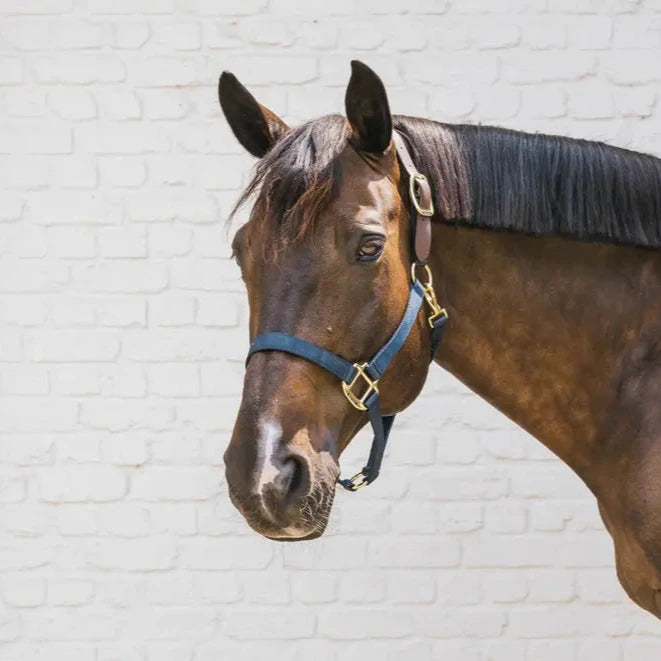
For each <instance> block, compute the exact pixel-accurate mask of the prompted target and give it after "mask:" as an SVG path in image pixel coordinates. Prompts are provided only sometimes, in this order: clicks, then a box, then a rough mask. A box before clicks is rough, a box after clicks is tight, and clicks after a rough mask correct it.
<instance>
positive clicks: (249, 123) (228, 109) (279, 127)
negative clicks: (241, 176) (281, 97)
mask: <svg viewBox="0 0 661 661" xmlns="http://www.w3.org/2000/svg"><path fill="white" fill-rule="evenodd" d="M218 99H219V100H220V107H221V108H222V109H223V113H225V117H226V118H227V121H228V122H229V125H230V127H231V129H232V132H233V133H234V135H235V136H236V139H237V140H238V141H239V142H240V143H241V144H242V145H243V146H244V147H245V148H246V149H247V150H248V151H249V152H250V153H251V154H252V155H253V156H257V158H261V157H262V156H264V155H265V154H266V152H268V151H269V149H271V147H272V146H273V145H274V144H275V143H276V142H277V140H278V138H280V136H282V135H283V134H284V133H285V132H287V131H288V130H289V127H288V126H287V124H285V123H284V122H283V121H282V120H281V119H280V118H279V117H278V116H277V115H276V114H275V113H273V112H271V111H270V110H269V109H268V108H265V107H264V106H262V105H260V104H259V103H257V100H256V99H255V97H254V96H253V95H252V94H251V93H250V92H249V91H248V90H247V89H246V88H245V87H244V86H243V85H242V84H241V83H240V82H239V81H238V80H237V78H236V76H235V75H234V74H232V73H229V71H223V73H222V74H221V76H220V80H219V81H218Z"/></svg>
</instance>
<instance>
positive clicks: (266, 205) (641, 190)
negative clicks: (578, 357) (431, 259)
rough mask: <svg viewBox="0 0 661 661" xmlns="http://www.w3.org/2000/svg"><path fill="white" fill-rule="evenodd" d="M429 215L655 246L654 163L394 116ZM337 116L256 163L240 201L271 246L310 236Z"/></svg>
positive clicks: (658, 164) (595, 147)
mask: <svg viewBox="0 0 661 661" xmlns="http://www.w3.org/2000/svg"><path fill="white" fill-rule="evenodd" d="M393 122H394V127H395V129H396V130H398V131H399V132H400V133H402V134H403V135H404V137H405V138H406V140H407V142H408V144H409V147H410V149H411V152H412V156H413V159H414V162H415V164H416V166H417V168H418V169H419V171H420V172H422V173H423V174H425V175H426V176H427V177H428V178H429V180H430V183H431V187H432V191H433V196H434V206H435V208H436V212H437V216H438V218H439V219H441V220H443V221H446V222H455V223H460V224H465V225H467V226H474V227H483V228H491V229H503V230H512V231H517V232H524V233H527V234H532V235H540V236H543V235H563V236H569V237H573V238H577V239H581V240H591V241H601V242H609V243H618V244H626V245H636V246H644V247H648V248H661V159H658V158H655V157H654V156H650V155H647V154H642V153H638V152H634V151H630V150H627V149H621V148H619V147H612V146H609V145H606V144H603V143H600V142H591V141H588V140H576V139H573V138H566V137H560V136H551V135H544V134H531V133H523V132H520V131H513V130H510V129H503V128H496V127H491V126H474V125H468V124H458V125H452V124H442V123H440V122H434V121H431V120H426V119H419V118H415V117H406V116H403V115H395V116H394V117H393ZM350 137H351V128H350V126H349V124H348V122H347V121H346V119H345V118H344V117H343V116H342V115H326V116H324V117H320V118H318V119H315V120H312V121H309V122H306V123H304V124H302V125H300V126H298V127H296V128H293V129H291V130H290V131H288V132H287V133H286V134H285V135H284V136H283V137H282V138H280V140H278V142H277V143H276V144H275V145H274V146H273V148H272V149H271V150H270V151H269V152H268V153H267V154H266V155H265V156H264V157H263V158H262V159H261V160H260V161H258V163H257V166H256V168H255V172H254V176H253V177H252V179H251V181H250V182H249V184H248V186H247V188H246V189H245V191H244V192H243V193H242V195H241V197H240V198H239V201H238V202H237V204H236V207H235V208H234V211H233V212H232V214H231V216H230V218H231V217H232V216H233V215H234V214H235V212H236V211H237V209H238V208H239V207H241V206H242V205H243V204H244V203H245V202H246V201H248V200H249V199H250V198H255V206H254V208H253V211H252V213H253V215H258V216H259V217H260V222H261V223H265V224H266V232H267V233H266V236H268V237H272V239H273V240H272V242H271V243H270V244H269V245H268V246H264V250H265V251H266V252H265V256H266V254H276V253H277V252H278V248H279V247H281V246H284V245H287V244H288V243H291V242H293V241H296V240H298V239H299V238H302V237H304V236H306V235H310V234H311V233H312V230H313V229H314V227H315V222H316V220H317V218H318V217H319V214H320V211H321V210H322V209H323V208H324V207H325V206H326V205H327V204H328V203H329V202H330V201H331V200H332V199H333V197H334V195H335V194H336V193H337V190H338V187H339V186H340V185H341V182H342V169H341V166H340V156H341V154H342V152H343V151H344V149H345V148H346V145H347V143H348V141H349V138H350Z"/></svg>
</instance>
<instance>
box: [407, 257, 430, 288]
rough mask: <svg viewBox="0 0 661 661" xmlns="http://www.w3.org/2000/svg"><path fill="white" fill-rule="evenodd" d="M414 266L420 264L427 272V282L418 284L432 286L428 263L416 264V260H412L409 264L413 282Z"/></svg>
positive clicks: (414, 278)
mask: <svg viewBox="0 0 661 661" xmlns="http://www.w3.org/2000/svg"><path fill="white" fill-rule="evenodd" d="M416 266H422V268H424V269H425V273H426V274H427V282H426V283H425V282H421V283H420V284H422V285H423V287H433V285H434V279H433V278H432V274H431V269H430V268H429V264H417V263H416V262H413V264H411V280H412V281H413V282H415V281H416V280H417V278H416V277H415V269H416Z"/></svg>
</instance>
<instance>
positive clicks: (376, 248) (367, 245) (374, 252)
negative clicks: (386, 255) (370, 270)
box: [358, 236, 384, 262]
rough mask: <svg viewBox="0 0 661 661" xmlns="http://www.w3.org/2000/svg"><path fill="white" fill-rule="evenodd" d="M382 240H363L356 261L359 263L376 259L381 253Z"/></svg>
mask: <svg viewBox="0 0 661 661" xmlns="http://www.w3.org/2000/svg"><path fill="white" fill-rule="evenodd" d="M383 246H384V239H383V237H382V236H369V237H367V238H365V239H363V242H362V243H361V244H360V248H359V249H358V259H359V260H360V261H361V262H371V261H373V260H375V259H378V257H379V255H381V253H382V252H383Z"/></svg>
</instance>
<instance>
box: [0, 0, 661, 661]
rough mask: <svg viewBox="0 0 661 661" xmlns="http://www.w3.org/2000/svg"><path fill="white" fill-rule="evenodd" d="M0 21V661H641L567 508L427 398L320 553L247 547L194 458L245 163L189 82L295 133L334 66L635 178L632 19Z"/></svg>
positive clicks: (380, 16)
mask: <svg viewBox="0 0 661 661" xmlns="http://www.w3.org/2000/svg"><path fill="white" fill-rule="evenodd" d="M0 12H1V13H2V18H1V20H0V52H1V57H0V83H2V89H1V90H0V113H1V114H2V118H1V121H0V133H1V134H0V175H1V180H2V183H3V185H2V187H1V189H2V190H1V192H0V318H1V329H0V393H1V399H0V641H1V642H0V661H56V660H57V661H59V660H66V661H120V660H121V661H219V660H223V659H232V661H235V660H239V659H240V660H244V661H246V660H249V659H259V660H262V659H266V658H279V659H310V658H314V659H315V660H316V661H326V660H330V659H333V660H339V659H341V660H342V661H351V660H353V659H361V661H364V660H366V659H402V658H406V659H409V660H410V661H416V660H418V659H420V660H424V659H443V660H444V661H551V660H553V661H556V660H558V659H562V660H563V661H564V660H567V661H593V660H594V659H600V660H601V661H625V660H626V661H628V660H633V661H652V660H653V661H658V659H659V655H660V650H661V626H660V625H659V624H658V623H657V621H655V620H653V619H652V618H651V616H648V615H646V614H645V613H643V612H642V611H640V610H638V609H637V608H636V607H634V606H633V605H632V604H631V603H630V602H629V601H628V600H627V598H626V597H625V595H624V593H623V591H622V589H621V588H620V587H619V585H618V583H617V581H616V578H615V573H614V569H613V559H612V549H611V543H610V539H609V538H608V536H607V534H606V533H605V532H604V530H603V526H602V524H601V522H600V519H599V517H598V514H597V510H596V507H595V503H594V501H593V499H592V498H591V497H590V495H589V494H588V492H587V490H586V489H585V488H584V487H583V486H582V484H581V483H580V482H579V481H578V479H577V478H576V477H575V476H574V475H573V474H572V473H571V472H570V471H569V469H568V468H566V467H565V466H564V465H562V464H560V463H559V462H558V460H556V459H555V458H554V457H552V456H551V455H550V453H549V452H547V451H546V450H545V449H544V448H543V447H542V446H541V445H540V444H538V443H537V442H536V441H534V440H533V439H531V438H529V437H528V436H526V434H524V433H523V432H522V431H520V430H518V429H516V428H515V427H514V426H513V425H512V424H510V423H509V422H508V421H507V420H505V419H504V418H503V417H502V416H500V415H499V414H498V413H497V412H495V411H494V410H493V409H491V408H490V407H489V406H488V405H486V404H485V403H483V402H481V401H480V400H479V399H478V398H477V397H476V396H474V395H472V394H470V393H468V392H467V391H466V390H465V389H464V388H462V387H461V386H460V385H458V384H457V383H456V382H455V381H453V379H451V378H450V377H449V376H447V375H445V374H443V373H441V372H440V370H435V371H434V373H433V374H432V376H431V378H430V380H429V383H428V384H427V387H426V389H425V392H424V395H423V396H422V397H421V398H420V399H419V401H418V402H416V404H415V405H414V406H413V407H412V408H411V410H410V411H407V412H406V413H405V414H403V415H402V416H401V417H400V420H399V421H398V426H397V431H396V433H395V434H394V444H393V447H392V448H391V450H390V453H389V456H388V458H387V460H386V462H385V469H384V473H383V476H382V478H381V479H380V480H379V481H378V482H377V483H376V484H375V485H374V486H373V487H370V488H369V489H367V490H365V491H362V492H360V494H358V495H349V494H344V493H340V494H339V495H338V498H337V501H336V504H335V508H334V512H333V516H332V521H331V525H330V528H329V531H328V533H327V534H326V536H325V537H324V538H323V539H321V540H320V541H317V542H313V543H303V544H295V545H281V544H276V543H272V542H269V541H266V540H264V539H261V538H259V537H257V536H256V535H254V534H253V533H251V532H250V531H249V530H248V528H247V526H246V524H245V523H244V522H243V520H242V519H240V517H239V516H238V515H237V514H236V512H235V511H234V510H233V508H232V507H231V506H230V504H229V501H228V498H227V494H226V488H225V485H224V483H223V477H222V466H221V455H222V451H223V449H224V446H225V444H226V443H227V440H228V435H229V432H230V430H231V427H232V423H233V420H234V414H235V411H236V408H237V403H238V399H239V393H240V389H241V375H242V360H243V355H244V352H245V350H246V345H247V334H246V316H247V314H246V313H247V311H246V300H245V297H244V293H243V290H242V286H241V283H240V280H239V276H238V271H237V269H236V267H235V266H234V264H233V263H231V262H230V260H229V248H228V241H227V236H226V232H225V230H224V226H223V221H224V219H225V218H226V216H227V213H228V210H229V209H230V207H231V205H232V203H233V201H234V200H235V199H236V197H237V193H238V190H239V189H240V187H241V184H242V183H245V181H246V177H247V174H248V169H249V166H250V163H251V161H250V159H249V158H248V157H247V156H246V155H245V154H243V153H241V150H240V148H239V147H238V145H237V144H236V142H235V141H234V139H233V138H232V137H231V135H230V131H229V129H228V127H227V125H226V124H225V122H224V121H223V120H222V119H221V115H220V110H219V108H218V102H217V96H216V83H217V78H218V74H219V73H220V71H221V70H222V69H229V70H232V71H234V72H235V73H236V74H237V75H238V76H239V78H240V79H241V80H242V81H243V82H245V83H246V84H247V85H250V86H251V87H252V89H253V91H254V92H255V93H256V95H257V96H258V98H259V99H260V100H261V101H263V102H264V103H266V104H268V105H271V106H273V108H274V109H275V110H277V111H278V112H280V113H282V114H283V115H284V116H285V118H287V119H288V120H290V121H297V120H299V119H301V118H305V117H310V116H314V115H318V114H321V113H327V112H333V111H341V110H342V100H343V95H344V88H345V85H346V82H347V79H348V75H349V64H348V63H349V60H350V59H351V58H353V57H358V58H360V59H364V60H365V61H366V62H367V63H369V64H371V65H372V66H373V67H374V68H375V69H376V70H377V71H378V72H379V73H380V74H381V75H382V76H383V78H384V80H385V82H386V84H387V87H388V90H389V94H390V98H391V103H392V107H393V110H394V111H395V112H404V113H412V114H421V115H426V116H432V117H435V118H438V119H445V120H448V121H465V120H470V121H473V122H492V123H498V124H502V125H506V126H511V127H515V128H521V129H528V130H547V131H552V132H557V133H564V134H571V135H575V136H584V137H593V138H600V139H605V140H607V141H609V142H613V143H615V144H621V145H625V146H631V147H634V148H640V149H645V150H649V151H653V152H656V153H658V154H661V108H660V107H659V86H660V85H661V66H659V62H660V60H661V58H660V56H661V2H659V0H456V1H454V2H452V1H450V0H362V1H360V2H359V1H358V0H332V1H328V0H314V1H312V2H304V1H303V0H198V1H197V2H187V1H185V0H144V1H143V2H139V3H136V2H131V1H128V0H29V1H27V0H0ZM439 410H440V411H443V413H441V414H440V415H439V413H438V411H439ZM366 442H367V438H366V437H365V436H363V437H361V440H359V441H357V442H355V444H354V446H353V447H352V448H351V450H350V452H349V453H348V456H347V457H346V460H345V466H348V467H351V466H355V465H358V464H359V462H360V458H361V457H362V456H363V455H364V454H365V453H366V451H367V444H366Z"/></svg>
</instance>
